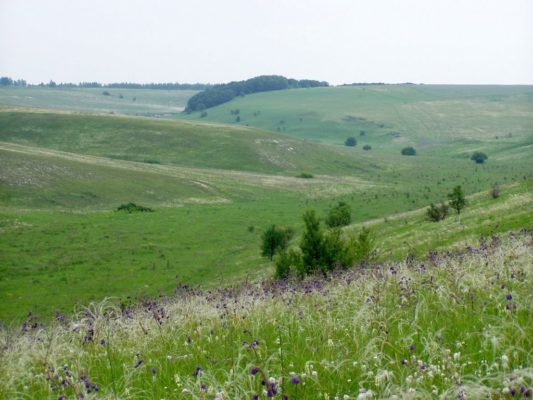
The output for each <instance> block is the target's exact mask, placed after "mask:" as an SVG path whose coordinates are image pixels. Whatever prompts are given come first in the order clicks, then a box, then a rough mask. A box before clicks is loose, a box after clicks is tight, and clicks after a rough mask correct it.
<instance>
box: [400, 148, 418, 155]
mask: <svg viewBox="0 0 533 400" xmlns="http://www.w3.org/2000/svg"><path fill="white" fill-rule="evenodd" d="M402 155H403V156H414V155H416V150H415V148H414V147H412V146H409V147H404V148H403V149H402Z"/></svg>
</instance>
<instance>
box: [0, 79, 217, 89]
mask: <svg viewBox="0 0 533 400" xmlns="http://www.w3.org/2000/svg"><path fill="white" fill-rule="evenodd" d="M0 86H21V87H27V86H30V87H31V86H39V87H50V88H111V89H160V90H205V89H207V88H209V87H211V86H212V85H211V84H209V83H178V82H165V83H135V82H114V83H100V82H79V83H73V82H61V83H57V82H55V81H53V80H51V81H49V82H48V83H44V82H41V83H39V84H36V85H33V84H28V83H27V82H26V81H25V80H24V79H12V78H10V77H7V76H2V77H0Z"/></svg>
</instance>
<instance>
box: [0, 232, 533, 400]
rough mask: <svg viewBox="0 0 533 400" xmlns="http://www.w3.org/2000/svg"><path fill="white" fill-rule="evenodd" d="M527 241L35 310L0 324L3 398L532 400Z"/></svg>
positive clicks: (509, 238)
mask: <svg viewBox="0 0 533 400" xmlns="http://www.w3.org/2000/svg"><path fill="white" fill-rule="evenodd" d="M532 239H533V238H532V236H531V233H530V232H527V231H521V232H510V233H509V234H508V235H506V236H494V237H490V238H483V239H482V240H480V242H479V244H478V245H476V246H473V245H469V246H466V247H462V248H460V249H456V250H454V251H444V252H431V253H430V254H429V255H428V259H427V260H425V261H418V260H416V259H412V258H411V259H409V260H407V261H406V262H399V263H398V262H387V263H383V264H380V265H377V266H374V267H373V268H362V269H352V270H348V271H344V272H335V273H332V274H330V275H329V276H328V278H327V279H323V278H321V277H319V276H312V277H309V278H307V279H305V280H303V281H295V280H283V281H277V282H271V281H264V282H262V283H258V284H253V285H252V284H243V285H240V286H235V287H231V288H217V289H213V290H199V289H194V288H191V287H188V286H184V285H178V286H177V287H176V289H175V292H174V294H173V295H172V296H168V297H167V296H163V297H160V298H158V299H157V300H147V301H145V302H143V303H142V304H139V305H137V306H131V307H130V306H127V305H124V306H123V307H122V308H120V307H116V306H113V305H112V304H110V303H108V302H103V303H95V304H92V305H90V306H89V307H87V308H86V309H82V310H80V312H79V313H78V314H77V315H74V316H72V317H68V316H64V315H57V318H56V321H55V322H53V323H51V324H46V325H41V324H40V323H39V321H36V320H35V319H34V318H33V317H31V316H30V317H29V319H28V321H26V323H24V324H23V325H22V327H18V328H16V329H3V330H1V331H0V344H1V346H0V356H1V359H2V363H0V382H1V383H0V397H2V398H6V399H8V398H35V399H37V398H39V399H45V398H53V399H56V398H80V397H82V396H83V397H84V398H94V399H96V398H106V399H123V398H128V399H146V398H152V399H162V398H167V399H169V398H184V399H187V398H191V399H203V398H209V399H217V400H230V399H253V398H258V399H264V398H275V399H289V400H290V399H300V400H314V399H335V398H340V399H347V400H348V399H352V400H353V399H372V398H424V399H427V398H476V399H481V398H487V399H488V398H516V397H518V398H525V397H526V398H527V397H531V395H532V390H533V379H532V376H533V370H532V366H531V352H530V349H531V348H533V325H532V324H531V319H532V318H533V314H532V310H533V299H532V297H531V281H532V279H533V267H532V266H533V259H532V255H533V253H532V248H531V243H532ZM436 316H438V318H436Z"/></svg>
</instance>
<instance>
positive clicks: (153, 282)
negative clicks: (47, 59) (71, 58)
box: [0, 86, 533, 322]
mask: <svg viewBox="0 0 533 400" xmlns="http://www.w3.org/2000/svg"><path fill="white" fill-rule="evenodd" d="M9 90H12V91H16V90H19V89H9ZM9 90H7V91H6V90H5V89H2V90H0V96H6V93H7V92H9ZM20 90H23V89H20ZM28 90H30V89H28ZM31 90H33V89H31ZM34 90H35V91H36V97H39V96H40V97H39V98H40V99H41V103H39V104H32V106H35V107H41V108H31V109H29V108H25V107H21V106H20V105H16V104H15V103H13V99H12V98H11V100H9V101H5V102H6V103H9V102H11V103H12V104H11V105H4V106H2V107H0V171H1V172H0V235H1V239H2V240H1V241H0V300H1V301H0V320H4V321H7V322H9V321H20V320H21V319H22V318H24V315H25V314H26V313H27V312H28V311H29V310H33V311H34V312H35V313H37V314H38V315H40V316H41V317H43V318H45V319H46V318H49V317H50V316H51V315H52V314H53V312H54V311H56V310H61V311H65V312H68V311H70V310H72V308H73V307H74V305H80V304H86V303H87V302H88V301H91V300H99V299H102V298H104V297H106V296H109V295H112V296H114V298H115V299H114V300H113V301H115V302H120V301H124V302H129V301H133V300H134V299H138V298H140V297H142V296H146V295H150V296H155V295H158V294H159V293H160V292H164V293H170V292H171V291H172V289H173V288H174V287H175V285H176V284H177V282H184V283H189V284H195V285H197V284H199V285H202V286H211V287H212V286H217V285H223V284H226V283H230V282H236V281H239V280H242V279H245V278H246V277H248V279H251V280H254V279H261V278H264V277H266V276H270V274H271V273H272V265H271V264H270V263H269V262H267V261H266V260H265V259H262V258H261V257H260V255H259V244H260V237H261V234H262V232H263V231H264V230H265V229H266V228H267V227H268V226H269V225H271V224H273V223H275V224H278V225H292V226H294V227H295V228H296V230H297V232H298V231H301V215H302V213H303V211H304V210H305V209H307V208H314V209H317V210H318V211H319V213H320V214H321V215H322V216H324V215H325V213H326V211H327V209H328V208H329V207H331V206H332V205H333V204H335V203H336V202H337V201H340V200H342V201H345V202H347V203H348V204H349V205H350V206H351V207H352V210H353V215H354V224H355V225H353V226H352V227H351V228H348V230H349V229H355V230H357V229H359V227H360V224H362V223H365V224H367V225H370V226H372V229H373V231H374V232H375V235H376V237H377V240H378V244H379V247H380V252H381V253H380V254H381V256H382V257H383V259H386V258H395V259H401V258H404V257H405V256H406V255H407V254H408V253H409V252H411V253H415V254H417V255H421V254H424V253H425V252H427V250H429V249H430V248H434V247H439V246H449V245H453V244H456V243H461V242H464V241H470V240H474V239H476V238H477V237H478V236H479V234H486V235H489V234H491V233H493V232H504V231H507V230H509V229H518V228H522V227H526V228H531V218H532V215H531V214H532V213H531V212H530V210H531V194H530V193H531V179H530V178H531V171H532V170H533V160H532V159H531V157H530V149H531V140H532V137H533V135H532V132H531V126H532V121H533V117H532V112H531V107H530V105H531V90H530V88H529V87H474V88H472V87H450V86H445V87H437V86H383V87H381V86H377V87H342V88H325V89H322V88H319V89H309V90H290V91H283V92H272V93H264V94H258V95H252V96H246V97H244V98H239V99H237V100H235V101H233V102H231V103H228V104H225V105H223V106H220V107H218V108H215V109H212V110H208V116H207V117H205V118H202V119H201V121H186V120H185V121H184V120H170V119H154V118H145V117H131V116H117V115H115V116H111V115H103V114H97V115H96V114H87V113H86V112H89V111H94V110H96V108H91V106H90V102H88V100H87V98H88V97H90V96H94V99H95V100H94V101H95V102H96V106H95V107H104V108H105V107H107V102H108V100H109V101H111V100H110V96H102V95H101V93H99V92H95V91H94V90H87V89H82V90H81V89H80V90H65V89H62V92H61V93H63V92H64V93H67V92H68V93H67V94H66V95H65V96H66V97H68V96H80V100H79V101H75V102H73V104H74V105H76V107H79V108H78V109H77V110H78V111H75V112H74V111H72V110H71V111H68V110H50V108H52V107H63V106H64V105H63V104H62V103H60V102H59V100H58V99H59V98H60V94H61V93H59V94H58V93H57V92H56V91H55V90H52V89H50V91H48V90H49V89H47V88H35V89H34ZM84 91H85V92H84ZM70 92H71V93H70ZM78 92H80V93H78ZM110 92H111V94H112V96H111V98H112V101H114V102H118V103H120V101H122V100H124V99H125V98H126V97H127V96H126V94H124V99H119V98H115V96H116V94H115V93H114V91H112V90H110ZM141 92H142V93H140V94H139V97H138V99H137V102H136V105H139V104H140V103H139V102H140V99H141V95H142V94H143V93H146V94H145V96H147V100H146V101H147V102H148V101H151V102H152V103H151V104H156V105H157V106H158V107H165V104H164V102H165V101H170V100H169V99H166V100H165V97H164V96H167V94H165V93H166V92H164V91H149V90H148V91H146V92H145V91H144V90H142V91H141ZM21 93H22V92H21ZM132 93H133V92H132ZM172 93H174V92H172ZM172 93H168V96H171V95H172ZM180 93H183V92H180ZM150 96H154V97H150ZM157 96H160V97H157ZM66 97H65V98H66ZM149 97H150V99H148V98H149ZM4 98H5V97H4ZM83 99H85V100H83ZM119 100H120V101H119ZM175 101H182V103H183V104H184V102H185V98H183V99H182V100H179V99H175ZM1 102H2V101H0V103H1ZM118 103H117V104H118ZM21 104H22V103H21ZM167 105H168V104H167ZM259 105H261V107H259ZM43 107H44V108H43ZM117 107H118V105H117ZM236 108H239V115H240V116H241V123H240V124H238V125H240V126H236V125H228V124H222V123H220V122H218V121H221V122H232V121H233V122H234V120H232V119H231V118H233V119H234V118H235V114H233V116H232V115H231V114H230V112H229V111H230V110H234V109H236ZM306 110H307V111H306ZM79 111H84V113H80V112H79ZM130 111H131V110H129V109H120V108H116V109H115V112H116V113H128V112H130ZM135 113H137V112H135ZM254 113H256V115H255V116H254ZM305 113H307V114H305ZM138 114H143V113H142V112H139V113H138ZM304 114H305V115H304ZM143 115H149V114H143ZM168 116H170V115H168ZM183 117H187V118H189V119H191V118H195V117H199V116H195V115H189V116H183V115H180V118H183ZM230 117H231V118H230ZM300 119H301V120H300ZM282 120H283V121H284V123H283V124H281V123H279V122H280V121H282ZM269 121H270V122H269ZM372 121H373V122H372ZM206 122H207V123H206ZM252 122H254V123H252ZM248 123H249V124H250V125H255V126H257V127H258V128H255V127H246V126H243V125H246V124H248ZM269 124H271V125H269ZM381 125H383V126H381ZM504 126H506V127H507V128H508V129H506V130H504V129H503V127H504ZM278 127H279V128H280V129H279V132H278V129H277V128H278ZM326 128H327V129H326ZM430 128H431V129H430ZM266 129H270V130H274V131H275V132H271V131H268V130H266ZM360 130H364V131H365V135H364V136H360V133H359V132H360ZM321 132H322V133H323V132H328V135H326V136H321V135H322V133H321ZM354 132H355V133H354ZM391 132H399V133H400V134H399V136H397V135H396V134H394V135H391V134H390V133H391ZM427 132H430V133H427ZM498 132H503V134H502V133H498ZM349 133H353V135H354V136H356V138H357V140H358V145H357V146H356V147H355V148H347V147H346V146H343V145H342V143H343V141H344V139H345V137H346V136H347V135H348V134H349ZM426 133H427V134H426ZM497 133H498V134H497ZM496 136H498V138H496ZM367 139H368V140H369V142H368V143H371V144H372V150H371V151H363V150H362V149H361V147H362V145H363V144H364V143H366V140H367ZM404 144H412V145H414V146H415V147H416V148H417V150H418V155H417V156H415V157H406V156H401V155H400V154H399V149H400V148H401V146H403V145H404ZM473 150H483V151H486V152H487V154H488V155H489V160H488V161H487V162H486V163H485V164H483V165H477V164H475V163H474V162H472V161H470V160H469V159H468V158H469V155H470V153H471V151H473ZM304 172H305V173H310V174H313V175H314V177H313V178H312V179H302V178H298V177H297V175H299V174H301V173H304ZM495 182H498V183H500V184H501V185H502V187H504V188H505V189H504V191H503V194H502V197H501V198H500V199H497V200H495V201H492V200H489V199H488V196H487V195H486V193H487V191H488V189H489V187H490V186H491V185H492V184H493V183H495ZM458 184H461V185H462V186H463V187H464V189H465V191H466V192H467V194H475V193H478V192H479V193H480V194H479V195H477V197H476V195H474V197H473V198H472V200H471V206H470V208H469V209H467V211H466V212H465V214H464V215H462V216H461V219H460V220H458V219H457V218H450V219H448V220H446V221H444V222H442V223H440V224H433V223H429V222H427V221H425V220H424V215H423V213H424V211H423V208H424V207H426V206H427V205H428V204H429V203H430V202H439V201H442V200H445V199H446V195H447V193H449V192H450V191H451V190H452V188H453V187H454V186H455V185H458ZM130 201H132V202H135V203H138V204H142V205H144V206H148V207H151V208H153V209H154V210H155V212H153V213H138V214H124V213H119V212H116V211H115V210H116V208H117V207H118V206H119V205H121V204H123V203H127V202H130ZM417 210H421V211H417Z"/></svg>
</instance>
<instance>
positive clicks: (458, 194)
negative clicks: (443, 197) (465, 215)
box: [448, 185, 466, 214]
mask: <svg viewBox="0 0 533 400" xmlns="http://www.w3.org/2000/svg"><path fill="white" fill-rule="evenodd" d="M448 198H449V199H450V207H451V208H453V209H454V210H455V211H457V214H461V210H462V209H463V208H465V207H466V199H465V194H464V192H463V189H462V188H461V186H460V185H459V186H456V187H454V188H453V191H452V192H451V193H450V194H448Z"/></svg>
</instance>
